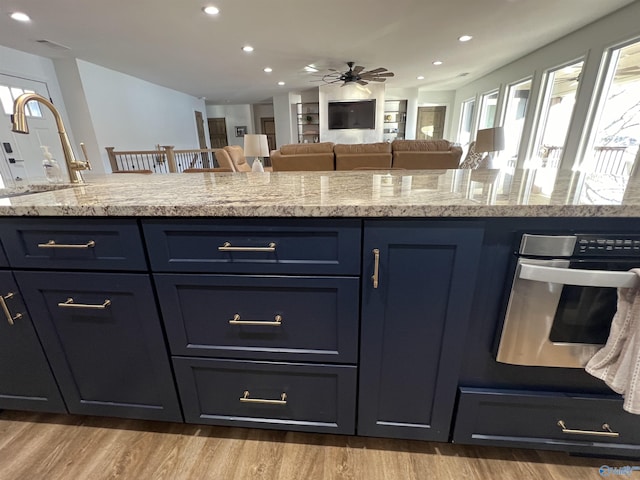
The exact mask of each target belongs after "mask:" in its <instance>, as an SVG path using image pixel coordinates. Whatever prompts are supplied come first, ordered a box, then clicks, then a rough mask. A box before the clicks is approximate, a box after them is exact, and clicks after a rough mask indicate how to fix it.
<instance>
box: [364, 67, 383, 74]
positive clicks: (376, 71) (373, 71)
mask: <svg viewBox="0 0 640 480" xmlns="http://www.w3.org/2000/svg"><path fill="white" fill-rule="evenodd" d="M386 71H387V69H386V68H383V67H378V68H374V69H373V70H369V71H368V72H364V73H382V72H386Z"/></svg>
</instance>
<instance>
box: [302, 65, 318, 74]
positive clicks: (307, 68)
mask: <svg viewBox="0 0 640 480" xmlns="http://www.w3.org/2000/svg"><path fill="white" fill-rule="evenodd" d="M304 69H305V71H307V72H309V73H316V72H318V71H319V70H318V69H317V68H316V66H315V65H307V66H305V67H304Z"/></svg>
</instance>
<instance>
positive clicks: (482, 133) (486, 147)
mask: <svg viewBox="0 0 640 480" xmlns="http://www.w3.org/2000/svg"><path fill="white" fill-rule="evenodd" d="M474 150H475V151H476V152H487V154H488V155H487V156H488V162H487V163H488V164H489V165H488V167H489V168H494V167H493V165H492V161H493V157H492V156H491V153H492V152H499V151H500V150H504V128H503V127H492V128H485V129H484V130H478V133H477V134H476V145H475V147H474Z"/></svg>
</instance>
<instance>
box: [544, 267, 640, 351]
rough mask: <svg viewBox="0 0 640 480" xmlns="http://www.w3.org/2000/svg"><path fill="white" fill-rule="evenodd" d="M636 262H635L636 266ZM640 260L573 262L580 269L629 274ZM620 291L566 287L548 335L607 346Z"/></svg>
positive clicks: (550, 337) (591, 287)
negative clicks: (627, 272)
mask: <svg viewBox="0 0 640 480" xmlns="http://www.w3.org/2000/svg"><path fill="white" fill-rule="evenodd" d="M634 262H635V263H634ZM636 266H638V261H637V260H633V261H615V262H612V261H579V260H577V261H571V262H570V263H569V266H568V268H570V269H579V270H606V271H609V272H614V271H619V272H622V271H628V270H630V269H631V268H633V267H636ZM617 302H618V291H617V289H616V288H613V287H593V286H581V285H564V286H563V287H562V294H561V295H560V301H559V302H558V307H557V309H556V314H555V317H554V319H553V325H552V326H551V332H550V333H549V340H551V341H552V342H556V343H559V342H565V343H592V344H596V345H604V344H605V343H606V341H607V338H608V337H609V330H610V327H611V319H612V318H613V316H614V315H615V313H616V308H617Z"/></svg>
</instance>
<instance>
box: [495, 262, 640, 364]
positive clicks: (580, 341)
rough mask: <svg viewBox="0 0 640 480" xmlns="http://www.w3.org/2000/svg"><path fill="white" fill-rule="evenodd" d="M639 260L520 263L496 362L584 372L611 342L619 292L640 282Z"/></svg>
mask: <svg viewBox="0 0 640 480" xmlns="http://www.w3.org/2000/svg"><path fill="white" fill-rule="evenodd" d="M637 266H638V260H637V259H636V260H635V261H634V260H620V261H612V260H607V261H597V260H589V261H579V260H572V261H569V260H566V259H552V260H537V259H527V258H520V259H519V260H518V264H517V267H516V275H515V278H514V281H513V285H512V288H511V293H510V297H509V303H508V306H507V312H506V316H505V321H504V325H503V328H502V333H501V337H500V345H499V347H498V354H497V357H496V359H497V360H498V361H499V362H503V363H511V364H515V365H536V366H555V367H572V368H581V367H584V365H586V363H587V362H588V361H589V359H590V358H591V357H592V356H593V355H594V354H595V352H596V351H598V350H599V349H600V348H601V346H602V344H604V343H605V342H606V339H607V336H608V334H609V328H610V325H611V320H612V318H613V316H614V314H615V311H616V306H617V305H616V303H617V288H618V287H630V286H634V285H635V284H636V283H637V279H636V275H635V274H633V273H629V272H628V270H629V269H631V268H633V267H637Z"/></svg>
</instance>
